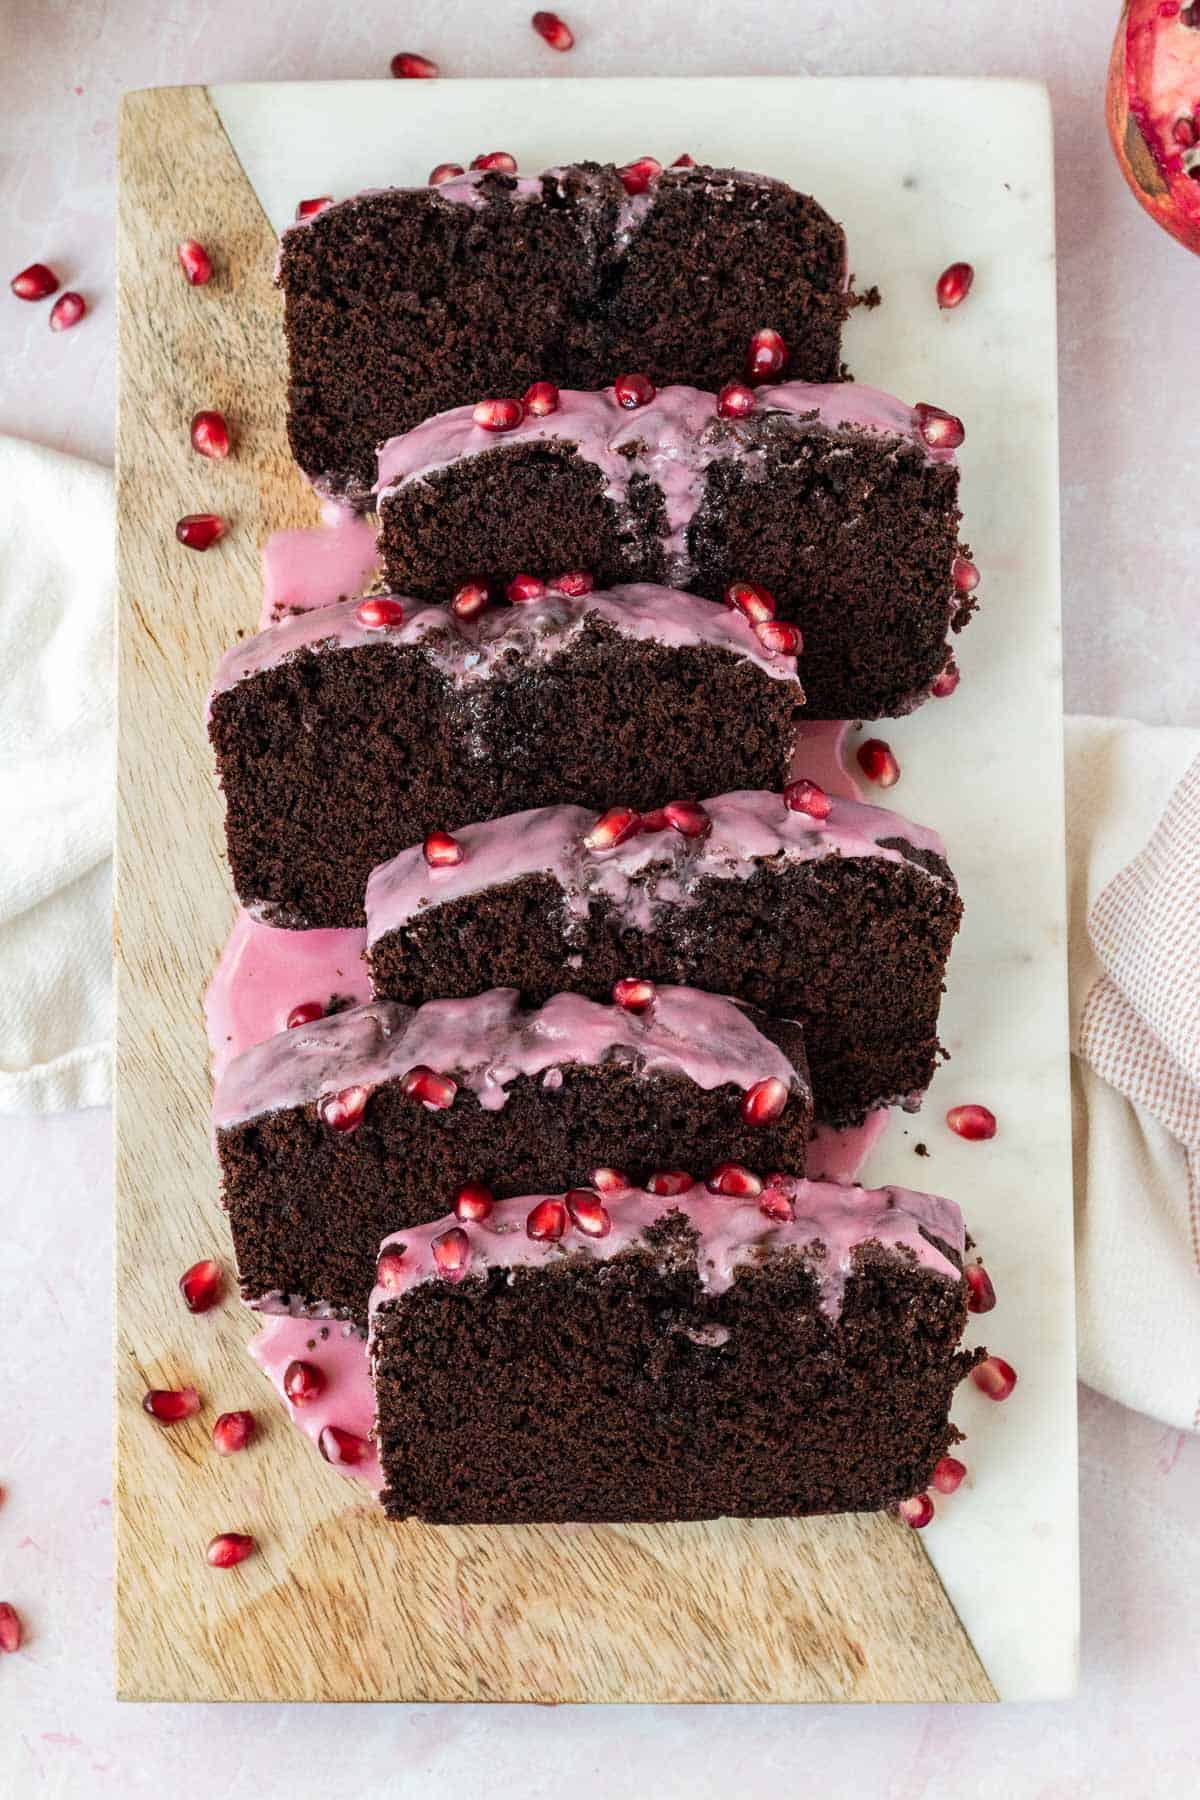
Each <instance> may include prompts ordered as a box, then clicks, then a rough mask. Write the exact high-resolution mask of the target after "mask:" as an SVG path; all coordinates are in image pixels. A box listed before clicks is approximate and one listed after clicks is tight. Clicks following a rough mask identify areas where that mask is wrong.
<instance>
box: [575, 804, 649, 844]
mask: <svg viewBox="0 0 1200 1800" xmlns="http://www.w3.org/2000/svg"><path fill="white" fill-rule="evenodd" d="M641 825H642V820H641V814H640V813H636V812H634V810H633V808H632V806H610V807H609V809H608V811H607V812H606V813H601V815H600V817H599V818H598V819H597V820H596V823H595V824H594V825H593V826H592V829H591V830H590V831H588V832H585V833H584V838H583V847H584V849H585V850H614V849H615V848H616V846H617V845H618V844H623V843H625V842H626V840H627V839H629V838H631V837H636V836H637V834H638V832H639V831H640V830H641Z"/></svg>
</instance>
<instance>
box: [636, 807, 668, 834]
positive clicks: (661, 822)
mask: <svg viewBox="0 0 1200 1800" xmlns="http://www.w3.org/2000/svg"><path fill="white" fill-rule="evenodd" d="M670 823H671V821H670V820H669V819H668V817H667V809H666V807H665V806H656V807H655V808H654V811H653V812H648V813H643V814H642V823H641V830H642V831H650V832H654V831H666V830H667V828H668V826H669V825H670Z"/></svg>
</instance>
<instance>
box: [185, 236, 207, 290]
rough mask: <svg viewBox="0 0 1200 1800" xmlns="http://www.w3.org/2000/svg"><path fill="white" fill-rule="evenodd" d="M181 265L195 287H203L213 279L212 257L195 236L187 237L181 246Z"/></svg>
mask: <svg viewBox="0 0 1200 1800" xmlns="http://www.w3.org/2000/svg"><path fill="white" fill-rule="evenodd" d="M179 266H180V268H181V269H182V270H183V272H184V274H185V275H186V276H187V278H188V280H189V281H190V282H191V284H192V286H193V287H203V286H204V284H205V282H206V281H211V280H212V272H213V266H212V258H211V256H210V255H209V254H208V251H207V250H206V249H205V248H204V245H203V244H198V243H197V242H196V240H195V238H185V239H184V241H183V243H182V244H180V246H179Z"/></svg>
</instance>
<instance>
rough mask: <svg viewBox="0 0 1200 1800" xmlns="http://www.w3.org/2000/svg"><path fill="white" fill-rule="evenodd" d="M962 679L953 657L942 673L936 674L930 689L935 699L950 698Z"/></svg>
mask: <svg viewBox="0 0 1200 1800" xmlns="http://www.w3.org/2000/svg"><path fill="white" fill-rule="evenodd" d="M961 680H962V676H961V674H960V673H959V668H958V664H957V663H956V662H955V661H954V660H953V658H951V660H950V661H949V662H948V663H947V664H946V666H945V668H944V669H943V670H942V672H941V674H940V675H935V677H934V679H933V682H932V683H931V685H930V689H929V691H930V693H931V694H932V695H933V697H934V699H935V700H948V699H949V698H950V696H951V694H952V693H953V692H954V690H955V689H956V688H957V686H958V684H959V682H960V681H961Z"/></svg>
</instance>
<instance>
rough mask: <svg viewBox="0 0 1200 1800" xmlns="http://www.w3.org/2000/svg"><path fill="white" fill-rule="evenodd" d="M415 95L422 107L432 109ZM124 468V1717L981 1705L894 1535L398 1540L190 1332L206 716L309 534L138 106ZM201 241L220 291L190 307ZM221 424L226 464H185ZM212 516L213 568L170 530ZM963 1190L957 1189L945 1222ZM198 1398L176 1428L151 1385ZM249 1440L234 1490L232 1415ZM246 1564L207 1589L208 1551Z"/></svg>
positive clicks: (212, 1210)
mask: <svg viewBox="0 0 1200 1800" xmlns="http://www.w3.org/2000/svg"><path fill="white" fill-rule="evenodd" d="M418 85H419V84H418ZM120 169H121V198H120V211H119V252H118V254H119V281H120V316H119V356H120V399H119V417H118V446H117V497H118V577H119V594H120V598H119V608H120V613H119V696H120V725H119V808H118V827H117V830H118V854H117V931H116V943H117V966H118V1026H117V1078H118V1100H117V1109H116V1174H117V1186H116V1192H117V1201H116V1205H117V1232H116V1239H117V1270H116V1285H117V1312H118V1330H117V1345H116V1412H117V1430H116V1435H117V1477H116V1489H115V1493H116V1529H117V1624H116V1660H117V1685H118V1691H119V1693H120V1694H121V1695H122V1696H123V1697H125V1698H128V1699H136V1700H147V1699H174V1700H180V1699H192V1700H272V1699H275V1700H532V1701H539V1702H561V1701H584V1700H588V1701H719V1700H723V1701H818V1700H820V1701H829V1700H858V1701H866V1700H887V1701H916V1700H935V1699H936V1700H985V1699H992V1698H995V1694H994V1691H993V1687H992V1684H991V1682H990V1681H989V1679H988V1677H987V1675H986V1674H985V1672H984V1669H983V1666H982V1664H981V1662H980V1659H979V1656H978V1655H977V1654H976V1651H975V1649H974V1648H973V1647H972V1644H971V1642H970V1641H969V1639H968V1637H967V1635H966V1633H965V1631H964V1630H963V1628H962V1626H961V1624H960V1622H959V1620H958V1618H957V1616H956V1614H955V1611H954V1608H953V1607H952V1606H951V1604H950V1601H949V1600H948V1598H947V1596H946V1593H945V1591H944V1590H943V1587H942V1585H941V1583H940V1581H939V1579H938V1576H937V1574H936V1573H935V1571H934V1569H933V1568H932V1566H931V1564H930V1562H929V1561H928V1559H927V1556H926V1554H925V1551H924V1548H923V1544H922V1541H921V1539H919V1538H918V1537H917V1536H916V1534H914V1533H913V1532H911V1531H909V1530H908V1529H907V1528H906V1527H904V1526H902V1525H900V1524H898V1523H896V1522H894V1521H892V1520H889V1519H886V1518H882V1517H875V1516H865V1517H841V1518H830V1519H819V1520H798V1521H783V1522H779V1521H768V1522H744V1521H724V1522H721V1523H716V1524H699V1525H695V1524H692V1525H678V1526H611V1527H603V1528H601V1527H593V1526H578V1527H543V1528H532V1527H506V1528H489V1529H482V1528H469V1529H467V1528H461V1529H439V1528H431V1527H424V1526H420V1525H404V1526H401V1525H395V1524H389V1523H387V1522H386V1521H385V1520H384V1519H383V1518H382V1517H381V1516H380V1515H379V1514H378V1513H377V1512H376V1511H375V1510H374V1509H373V1508H372V1507H371V1506H370V1505H368V1504H365V1503H363V1501H362V1500H361V1498H360V1495H359V1492H358V1490H356V1489H355V1487H354V1486H353V1484H348V1483H347V1482H346V1481H345V1480H344V1479H343V1478H342V1477H340V1476H338V1475H337V1474H335V1473H334V1472H333V1471H332V1470H329V1469H326V1468H325V1467H324V1466H323V1465H322V1464H321V1463H320V1462H319V1461H318V1460H317V1459H316V1458H315V1457H314V1455H313V1453H312V1450H311V1446H310V1445H309V1444H308V1443H307V1442H306V1441H305V1440H304V1439H303V1438H302V1437H301V1436H300V1434H299V1433H297V1432H296V1431H294V1430H293V1429H292V1428H291V1427H290V1426H289V1425H288V1423H287V1422H286V1420H285V1419H284V1417H283V1415H282V1412H281V1410H280V1409H279V1408H278V1407H277V1406H275V1405H274V1404H273V1402H272V1399H271V1398H270V1397H269V1396H268V1394H267V1392H266V1389H265V1386H264V1385H263V1383H262V1378H261V1376H260V1375H259V1374H258V1373H257V1371H256V1370H255V1369H254V1368H253V1366H252V1365H251V1364H250V1362H249V1360H248V1358H247V1356H246V1352H245V1344H246V1342H247V1340H248V1338H249V1337H250V1336H251V1334H252V1329H253V1325H252V1320H251V1318H250V1316H249V1315H248V1314H246V1313H244V1312H243V1310H242V1309H241V1308H240V1307H238V1306H237V1305H236V1304H234V1303H233V1302H232V1301H230V1302H229V1303H227V1304H226V1305H225V1306H224V1307H222V1308H221V1309H219V1310H217V1311H216V1312H213V1313H210V1314H207V1315H205V1316H202V1317H199V1318H196V1317H192V1316H191V1315H189V1314H188V1313H187V1312H186V1311H185V1309H184V1307H183V1305H182V1303H181V1300H180V1298H179V1295H178V1291H177V1287H176V1283H177V1280H178V1277H179V1274H180V1273H181V1271H182V1270H183V1269H185V1268H186V1267H187V1266H188V1265H189V1264H191V1263H192V1262H193V1261H195V1260H196V1259H197V1258H198V1257H200V1256H202V1255H206V1254H217V1255H219V1256H220V1257H221V1258H222V1260H223V1261H224V1262H225V1263H226V1265H227V1266H228V1265H229V1264H230V1262H231V1257H230V1247H229V1241H228V1234H227V1230H226V1226H225V1222H224V1218H223V1215H222V1213H221V1211H220V1209H219V1206H218V1203H217V1171H216V1166H215V1163H214V1160H213V1157H212V1154H211V1149H210V1143H209V1122H208V1103H209V1083H208V1075H207V1055H206V1045H205V1037H204V1028H203V1020H202V1016H201V1007H200V995H201V992H202V989H203V987H204V985H205V983H206V981H207V979H208V976H209V974H210V972H211V970H212V967H213V964H214V962H215V960H216V957H217V955H218V953H219V950H220V948H221V945H222V943H223V941H224V939H225V937H226V935H227V933H228V930H229V927H230V924H231V922H232V918H233V911H234V908H233V899H232V894H231V889H230V883H229V879H228V872H227V870H226V867H225V864H224V860H223V856H222V850H221V829H220V827H221V812H220V805H219V801H218V796H217V792H216V788H215V783H214V779H213V773H212V768H211V762H210V756H209V751H208V745H207V741H206V737H205V731H204V722H203V712H204V700H205V694H206V691H207V688H208V684H209V680H210V677H211V673H212V670H213V668H214V666H215V664H216V662H217V660H218V658H219V656H220V654H221V652H222V650H224V649H225V648H226V647H227V646H228V644H229V643H231V642H232V641H234V639H235V638H236V637H237V636H238V635H241V634H245V633H247V632H249V631H251V630H252V629H253V625H254V621H255V619H256V616H257V612H258V605H259V589H260V577H259V565H258V552H259V548H260V546H261V543H262V541H263V539H264V538H265V537H266V536H267V534H268V533H269V532H271V531H274V530H277V529H279V528H281V527H284V526H288V525H298V524H313V523H315V522H316V519H317V508H316V503H315V501H314V499H313V497H312V495H311V493H309V491H308V490H307V488H306V486H305V484H304V483H303V481H302V480H301V478H300V477H299V475H298V474H297V473H296V471H295V469H294V468H293V466H292V464H291V462H290V460H289V457H288V452H287V445H286V438H285V432H284V383H285V366H284V350H283V340H282V332H281V303H280V299H279V296H278V295H277V293H276V291H275V289H274V287H273V285H272V281H271V270H272V265H273V259H274V254H275V236H274V232H273V231H272V229H271V227H270V225H269V224H268V221H267V218H266V216H265V215H264V212H263V210H262V208H261V206H260V204H259V201H258V200H257V198H256V196H255V193H254V191H253V190H252V188H251V186H250V185H249V183H248V181H247V179H246V176H245V175H244V173H243V170H242V168H241V166H240V164H239V162H238V160H237V158H236V157H235V155H234V153H233V150H232V148H231V145H230V143H229V141H228V139H227V137H226V135H225V132H224V130H223V129H222V125H221V123H220V120H219V118H218V116H217V113H216V111H215V109H214V107H213V104H212V103H211V100H210V98H209V96H208V94H207V92H206V90H205V89H203V88H180V89H162V90H152V91H148V92H143V93H138V94H133V95H130V96H128V97H127V98H126V100H125V102H124V105H123V108H122V118H121V139H120ZM186 237H197V238H199V239H200V240H201V241H203V242H204V243H206V244H207V245H208V246H209V247H210V249H211V250H212V251H213V254H214V260H215V262H216V274H215V276H214V278H213V280H212V281H211V282H210V283H209V284H208V285H207V286H206V287H203V288H195V289H194V288H191V287H189V286H188V285H187V283H186V282H185V281H184V280H183V278H182V276H181V273H180V270H179V266H178V263H177V259H176V246H177V244H178V243H179V241H180V240H181V239H183V238H186ZM202 406H211V407H216V408H218V409H219V410H221V411H222V412H224V413H225V414H226V415H227V416H228V418H229V419H230V420H231V422H232V424H233V428H234V431H235V434H236V446H235V453H234V454H233V455H232V456H231V457H230V458H229V459H228V461H227V462H225V463H219V464H214V463H211V462H207V461H204V460H202V459H200V458H198V457H196V456H195V455H193V454H192V452H191V450H190V447H189V444H188V423H189V420H190V418H191V415H192V413H193V412H194V411H195V410H196V409H197V408H199V407H202ZM210 509H211V510H215V511H217V512H220V513H222V514H224V515H225V516H226V517H227V518H228V519H229V521H230V531H229V535H228V537H227V539H226V540H225V541H224V542H223V543H222V544H221V545H219V546H218V547H217V548H216V549H214V550H212V551H210V552H208V553H206V554H204V555H198V554H195V553H193V552H189V551H188V550H186V549H183V548H182V547H181V546H179V545H178V544H177V543H176V541H175V539H174V535H173V527H174V522H175V520H176V519H177V518H178V517H180V516H181V515H182V514H184V513H189V512H199V511H207V510H210ZM951 1191H953V1190H951ZM186 1382H192V1383H194V1384H195V1385H196V1386H197V1387H198V1388H199V1390H200V1392H201V1394H202V1395H203V1396H204V1407H203V1410H202V1412H201V1414H200V1416H199V1418H198V1419H196V1420H193V1421H191V1422H189V1423H188V1424H185V1425H182V1426H178V1427H176V1428H174V1429H170V1430H166V1429H162V1428H160V1427H158V1426H157V1425H155V1424H154V1423H153V1422H152V1421H150V1420H149V1419H148V1418H147V1417H146V1416H145V1414H144V1413H143V1411H142V1409H141V1398H142V1395H143V1393H144V1391H145V1390H146V1389H147V1388H148V1387H151V1386H178V1385H181V1384H183V1383H186ZM247 1405H249V1406H252V1407H253V1408H254V1410H255V1411H256V1413H257V1415H258V1417H259V1419H260V1422H261V1423H262V1425H263V1427H264V1429H263V1434H262V1438H261V1441H260V1442H259V1443H258V1444H257V1445H256V1447H255V1448H253V1449H252V1451H250V1452H248V1453H245V1454H242V1455H239V1456H236V1457H232V1458H228V1459H224V1458H221V1457H218V1456H216V1455H215V1454H214V1453H213V1451H212V1449H211V1444H210V1431H211V1425H212V1421H213V1418H214V1417H215V1415H216V1413H217V1412H218V1411H223V1410H227V1409H229V1408H233V1407H238V1406H247ZM226 1529H232V1530H250V1531H252V1532H253V1533H254V1535H255V1537H256V1538H257V1540H258V1543H259V1547H260V1548H259V1554H257V1555H256V1556H254V1557H253V1558H251V1559H250V1560H249V1561H248V1562H247V1563H246V1564H244V1565H243V1566H242V1567H240V1568H238V1569H236V1570H234V1571H229V1572H217V1571H213V1570H211V1569H210V1568H209V1567H208V1566H207V1565H206V1563H205V1561H204V1555H203V1551H204V1546H205V1544H206V1542H207V1540H208V1539H209V1537H210V1536H211V1535H212V1534H213V1533H215V1532H216V1531H219V1530H226Z"/></svg>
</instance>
